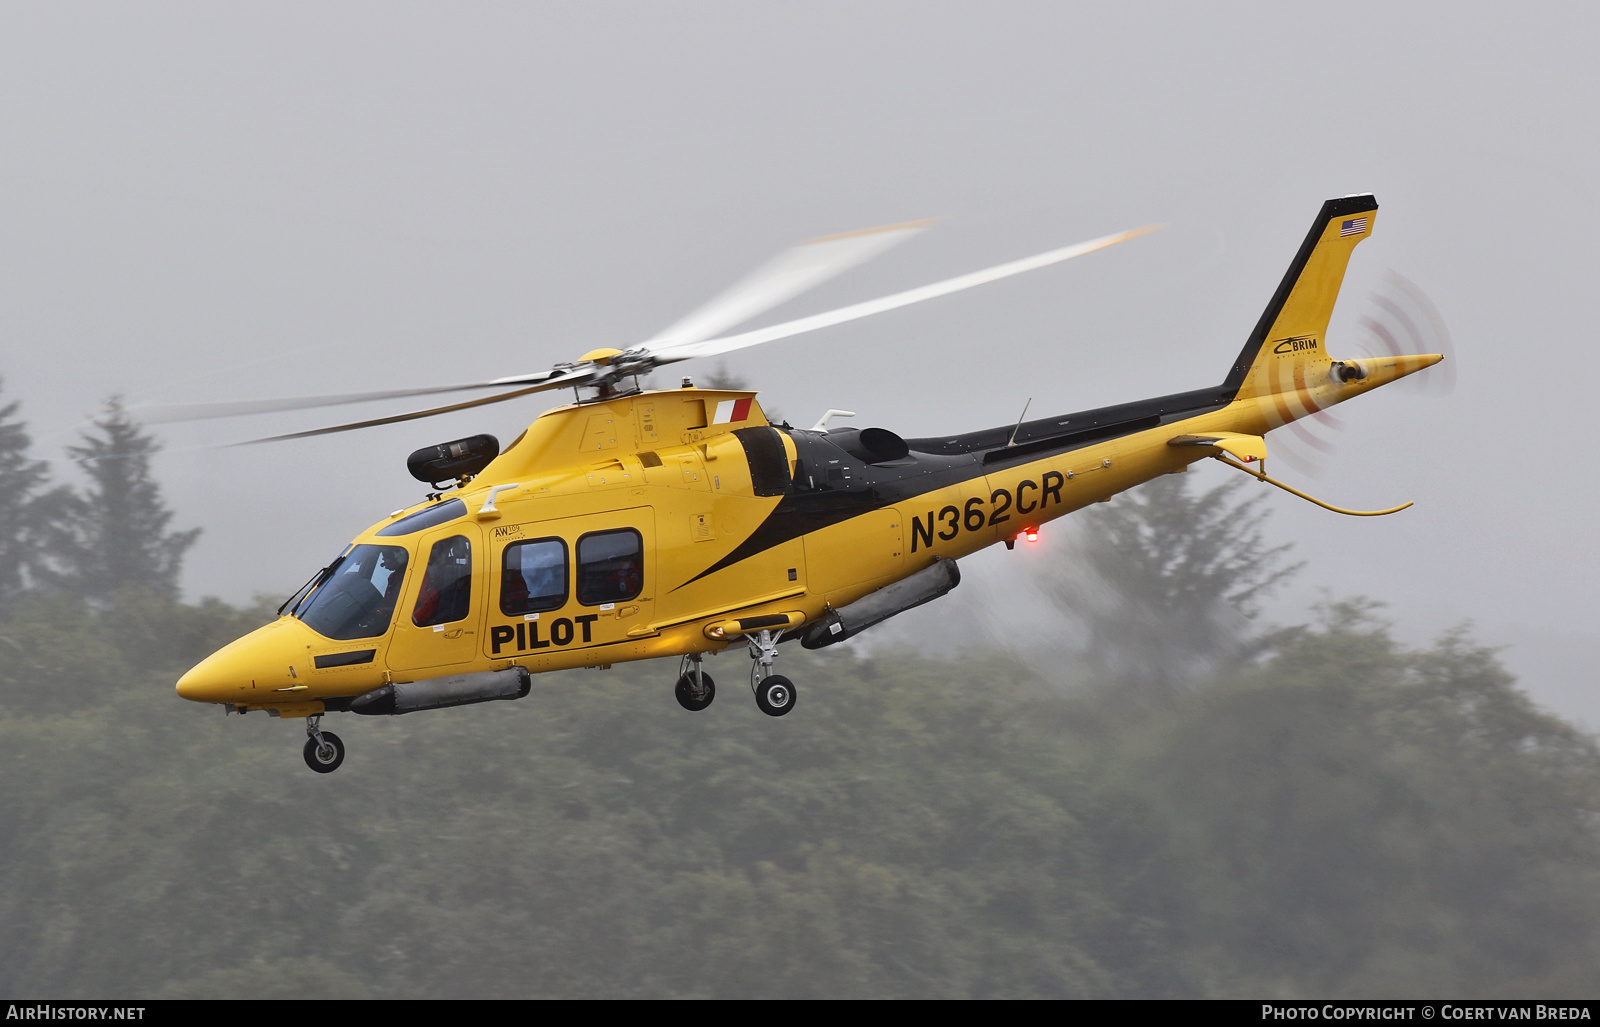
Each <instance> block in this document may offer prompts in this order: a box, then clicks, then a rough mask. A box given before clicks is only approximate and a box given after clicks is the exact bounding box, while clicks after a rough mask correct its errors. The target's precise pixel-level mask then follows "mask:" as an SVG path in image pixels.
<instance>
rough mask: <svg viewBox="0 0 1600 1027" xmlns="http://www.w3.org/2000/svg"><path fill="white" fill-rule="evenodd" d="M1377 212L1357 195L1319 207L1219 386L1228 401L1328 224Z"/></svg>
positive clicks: (1368, 198) (1374, 201)
mask: <svg viewBox="0 0 1600 1027" xmlns="http://www.w3.org/2000/svg"><path fill="white" fill-rule="evenodd" d="M1377 209H1378V201H1377V199H1376V198H1374V197H1373V195H1372V194H1371V193H1365V194H1362V195H1357V196H1341V197H1339V198H1338V199H1336V200H1329V201H1327V202H1326V203H1324V204H1323V205H1322V211H1321V212H1320V213H1318V214H1317V220H1316V222H1315V223H1314V224H1313V225H1312V226H1311V231H1310V232H1308V233H1307V234H1306V241H1305V242H1303V243H1301V244H1300V252H1299V253H1296V254H1295V255H1294V261H1293V263H1291V264H1290V265H1289V270H1288V271H1286V272H1284V275H1283V281H1281V282H1279V283H1278V291H1277V292H1275V293H1273V294H1272V302H1270V303H1268V304H1267V309H1266V310H1265V311H1264V312H1262V314H1261V320H1260V321H1257V322H1256V328H1255V331H1253V332H1251V333H1250V337H1249V338H1248V339H1246V340H1245V344H1244V349H1242V350H1240V351H1239V359H1237V360H1235V361H1234V362H1233V366H1232V367H1231V368H1229V369H1228V377H1227V380H1226V381H1224V382H1223V383H1222V387H1223V388H1224V389H1226V390H1228V394H1229V398H1230V399H1231V398H1232V397H1233V396H1235V395H1237V394H1238V392H1239V389H1240V387H1241V386H1243V385H1244V379H1245V375H1246V374H1248V373H1249V372H1250V368H1251V366H1252V365H1254V364H1255V362H1256V354H1258V353H1260V352H1261V344H1262V343H1264V342H1266V341H1267V333H1268V332H1270V331H1271V330H1272V325H1273V322H1275V321H1277V320H1278V314H1279V313H1281V312H1282V311H1283V305H1284V304H1285V303H1287V302H1289V293H1291V292H1293V291H1294V284H1295V283H1296V282H1298V281H1299V280H1300V275H1301V274H1302V273H1304V271H1305V269H1306V264H1308V263H1309V262H1310V261H1311V254H1312V253H1313V252H1315V250H1316V248H1317V243H1319V242H1321V241H1322V236H1323V233H1324V232H1326V231H1327V228H1328V222H1330V221H1332V220H1333V219H1334V218H1342V217H1349V216H1350V215H1351V214H1365V213H1367V212H1369V211H1374V210H1377Z"/></svg>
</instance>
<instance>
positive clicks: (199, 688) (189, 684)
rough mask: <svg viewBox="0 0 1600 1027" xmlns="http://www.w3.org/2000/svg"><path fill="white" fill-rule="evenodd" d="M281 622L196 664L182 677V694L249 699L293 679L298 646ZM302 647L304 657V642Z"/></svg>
mask: <svg viewBox="0 0 1600 1027" xmlns="http://www.w3.org/2000/svg"><path fill="white" fill-rule="evenodd" d="M281 625H282V622H281V621H280V622H277V623H273V624H268V625H266V626H265V627H262V628H257V629H256V630H255V631H252V632H251V633H250V634H248V635H246V636H244V637H243V638H241V639H238V640H237V641H234V642H230V643H229V644H228V645H226V646H223V647H222V648H221V649H218V650H217V651H216V652H214V653H212V654H211V655H210V656H207V657H206V658H205V659H203V660H201V661H200V662H199V663H197V664H195V665H194V667H192V668H190V670H189V672H188V673H187V674H185V675H183V677H181V678H179V679H178V686H177V689H178V695H179V696H180V697H182V698H184V699H188V700H190V701H192V702H214V703H230V702H231V703H237V702H248V701H249V700H250V697H251V693H260V692H261V691H263V690H268V691H270V690H271V689H272V688H273V687H275V686H277V685H280V684H285V683H291V681H290V679H291V678H292V677H293V676H295V675H296V671H295V669H294V663H295V655H296V654H295V648H296V647H295V646H294V645H293V642H294V639H292V638H290V637H287V635H288V634H289V633H286V632H285V631H284V629H283V627H282V626H281ZM298 650H299V655H301V656H302V657H303V656H304V653H305V646H304V644H303V643H302V644H301V645H300V646H299V647H298ZM304 669H305V668H303V667H302V668H300V671H301V672H303V671H304ZM278 678H283V679H284V680H283V681H279V680H278Z"/></svg>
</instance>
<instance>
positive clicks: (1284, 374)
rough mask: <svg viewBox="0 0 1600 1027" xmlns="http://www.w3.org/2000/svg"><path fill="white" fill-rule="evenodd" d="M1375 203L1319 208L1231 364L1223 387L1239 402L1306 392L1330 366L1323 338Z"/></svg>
mask: <svg viewBox="0 0 1600 1027" xmlns="http://www.w3.org/2000/svg"><path fill="white" fill-rule="evenodd" d="M1377 212H1378V201H1377V200H1376V199H1374V198H1373V197H1372V196H1371V195H1370V194H1364V195H1359V196H1343V197H1340V198H1339V199H1336V200H1329V201H1328V202H1326V203H1324V204H1323V205H1322V210H1321V211H1320V212H1319V213H1318V214H1317V220H1316V222H1315V223H1314V224H1313V225H1312V226H1311V232H1310V234H1309V235H1307V236H1306V241H1305V242H1304V243H1303V244H1302V245H1301V247H1300V252H1299V253H1297V254H1295V258H1294V263H1292V264H1290V265H1289V271H1288V273H1287V274H1285V275H1284V276H1283V282H1282V283H1281V284H1280V285H1279V286H1278V291H1277V292H1276V293H1274V294H1273V296H1272V302H1271V303H1269V304H1267V309H1266V312H1265V313H1263V314H1262V315H1261V320H1260V322H1258V323H1257V324H1256V328H1255V331H1253V332H1251V333H1250V339H1249V341H1248V342H1246V343H1245V345H1244V349H1243V350H1242V351H1240V353H1239V358H1238V359H1237V360H1235V361H1234V362H1233V367H1232V369H1230V370H1229V372H1228V378H1227V380H1226V381H1225V382H1224V383H1223V387H1224V388H1226V389H1229V390H1232V391H1233V393H1234V396H1235V398H1237V399H1251V398H1255V397H1264V396H1270V395H1274V394H1280V393H1284V392H1292V391H1294V390H1296V389H1303V388H1305V386H1306V384H1307V382H1308V380H1317V381H1321V380H1322V378H1324V377H1325V376H1322V375H1315V374H1314V372H1315V371H1318V370H1323V369H1326V367H1327V365H1328V364H1329V363H1330V358H1329V357H1328V351H1327V345H1326V336H1327V332H1328V318H1329V317H1331V316H1332V314H1333V304H1334V301H1335V300H1337V299H1338V298H1339V286H1340V285H1342V284H1343V283H1344V271H1345V267H1346V266H1347V265H1348V264H1349V263H1350V253H1351V251H1352V250H1354V249H1355V248H1356V244H1357V243H1359V242H1360V241H1361V240H1363V239H1365V238H1366V237H1367V236H1369V235H1371V234H1372V222H1373V220H1374V218H1375V217H1376V216H1377Z"/></svg>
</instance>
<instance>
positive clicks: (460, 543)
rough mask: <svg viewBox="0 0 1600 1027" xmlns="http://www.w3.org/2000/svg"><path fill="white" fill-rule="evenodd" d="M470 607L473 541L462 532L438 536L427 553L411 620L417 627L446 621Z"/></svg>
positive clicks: (454, 618) (464, 612)
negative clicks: (438, 538)
mask: <svg viewBox="0 0 1600 1027" xmlns="http://www.w3.org/2000/svg"><path fill="white" fill-rule="evenodd" d="M471 609H472V543H471V542H470V541H468V540H467V538H466V536H465V535H454V536H451V537H450V538H447V539H441V540H440V541H438V542H435V543H434V544H433V549H432V551H430V552H429V553H428V568H427V570H425V571H423V572H422V588H421V589H420V590H419V591H418V592H417V605H416V606H415V607H414V608H413V609H412V611H411V623H413V624H415V625H416V626H417V627H419V628H425V627H428V626H429V625H432V624H448V623H450V622H451V621H457V620H461V619H462V618H464V617H466V615H467V614H468V613H469V612H471Z"/></svg>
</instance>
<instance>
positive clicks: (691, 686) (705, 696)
mask: <svg viewBox="0 0 1600 1027" xmlns="http://www.w3.org/2000/svg"><path fill="white" fill-rule="evenodd" d="M701 662H702V660H701V656H700V654H699V653H693V654H691V655H689V656H685V657H684V658H683V662H682V663H680V664H679V665H678V684H677V685H676V686H675V687H674V688H673V689H672V694H673V695H675V696H677V697H678V705H679V706H682V707H683V708H684V709H686V710H688V711H689V712H691V713H699V712H700V711H701V710H703V709H705V708H706V707H707V706H710V705H711V700H713V699H715V698H716V697H717V686H716V683H715V682H713V681H712V680H711V675H710V674H707V673H706V672H705V669H704V668H702V667H701V666H700V664H701Z"/></svg>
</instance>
